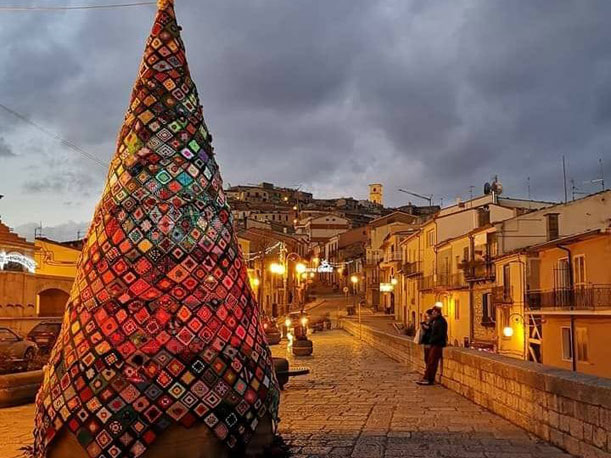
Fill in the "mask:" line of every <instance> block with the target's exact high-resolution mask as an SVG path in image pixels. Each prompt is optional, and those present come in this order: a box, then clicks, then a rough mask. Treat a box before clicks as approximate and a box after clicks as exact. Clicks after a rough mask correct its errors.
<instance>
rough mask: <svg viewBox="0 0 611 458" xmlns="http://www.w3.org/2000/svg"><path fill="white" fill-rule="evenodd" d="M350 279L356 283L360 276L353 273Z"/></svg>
mask: <svg viewBox="0 0 611 458" xmlns="http://www.w3.org/2000/svg"><path fill="white" fill-rule="evenodd" d="M350 281H351V282H352V283H353V284H355V285H356V284H357V283H358V282H359V277H357V276H356V275H353V276H352V277H350Z"/></svg>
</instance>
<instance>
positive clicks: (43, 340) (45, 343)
mask: <svg viewBox="0 0 611 458" xmlns="http://www.w3.org/2000/svg"><path fill="white" fill-rule="evenodd" d="M61 327H62V323H61V321H60V320H57V321H42V322H40V323H38V324H37V325H36V326H34V327H33V328H32V329H31V330H30V332H28V336H27V339H28V340H31V341H32V342H34V343H35V344H36V345H38V348H39V350H40V351H41V352H43V353H47V352H49V351H51V348H53V345H54V344H55V341H56V340H57V337H58V336H59V331H60V330H61Z"/></svg>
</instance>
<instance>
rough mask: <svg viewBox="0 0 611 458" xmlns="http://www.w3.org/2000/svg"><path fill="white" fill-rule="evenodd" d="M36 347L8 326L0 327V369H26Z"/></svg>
mask: <svg viewBox="0 0 611 458" xmlns="http://www.w3.org/2000/svg"><path fill="white" fill-rule="evenodd" d="M36 353H38V347H37V346H36V344H35V343H34V342H30V341H29V340H26V339H25V338H23V337H21V336H20V335H19V334H17V333H16V332H15V331H13V330H12V329H10V328H6V327H0V371H1V372H13V371H19V370H22V371H24V370H27V369H28V367H29V365H30V363H31V362H32V360H33V359H34V358H35V357H36Z"/></svg>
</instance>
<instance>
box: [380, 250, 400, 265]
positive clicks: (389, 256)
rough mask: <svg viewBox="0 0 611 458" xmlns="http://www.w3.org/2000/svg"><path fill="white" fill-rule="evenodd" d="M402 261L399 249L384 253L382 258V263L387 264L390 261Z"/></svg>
mask: <svg viewBox="0 0 611 458" xmlns="http://www.w3.org/2000/svg"><path fill="white" fill-rule="evenodd" d="M402 261H403V256H402V255H401V252H400V251H393V252H392V253H386V254H385V255H384V259H383V260H382V262H383V263H385V264H388V263H391V262H402Z"/></svg>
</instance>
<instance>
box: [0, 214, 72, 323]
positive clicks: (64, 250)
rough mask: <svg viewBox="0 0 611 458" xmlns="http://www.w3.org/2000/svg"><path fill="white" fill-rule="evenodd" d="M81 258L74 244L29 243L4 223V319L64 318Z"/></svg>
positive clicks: (0, 294)
mask: <svg viewBox="0 0 611 458" xmlns="http://www.w3.org/2000/svg"><path fill="white" fill-rule="evenodd" d="M79 254H80V250H78V249H74V248H72V247H71V246H70V244H62V243H58V242H53V241H51V240H47V239H37V240H36V241H35V242H34V243H32V242H28V241H27V240H26V239H24V238H22V237H19V236H18V235H17V234H15V233H14V232H12V231H11V230H10V229H9V228H8V227H7V226H6V225H4V224H2V223H1V222H0V317H4V318H23V317H30V318H31V317H38V316H43V317H48V316H61V315H62V314H63V311H64V306H65V305H66V302H67V301H68V298H69V294H70V290H71V288H72V283H73V282H74V276H75V271H76V261H77V259H78V256H79Z"/></svg>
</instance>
